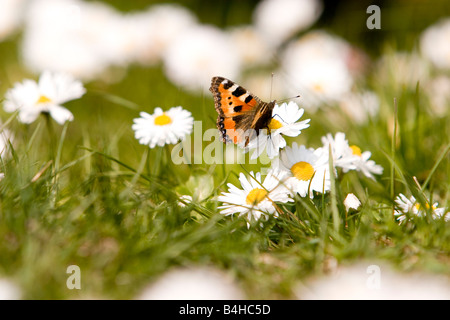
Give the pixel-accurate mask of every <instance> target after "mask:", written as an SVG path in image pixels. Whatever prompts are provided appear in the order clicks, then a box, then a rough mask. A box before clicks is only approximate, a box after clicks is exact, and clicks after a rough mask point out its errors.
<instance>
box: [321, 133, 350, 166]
mask: <svg viewBox="0 0 450 320" xmlns="http://www.w3.org/2000/svg"><path fill="white" fill-rule="evenodd" d="M322 144H323V149H324V151H325V152H327V153H328V152H329V148H330V147H331V152H332V155H333V165H334V166H335V167H340V168H343V169H344V170H345V171H348V170H355V169H356V165H355V164H354V163H355V162H356V161H358V156H357V155H355V154H353V150H352V148H350V146H349V144H348V140H347V139H346V138H345V133H343V132H338V133H336V135H335V137H333V136H332V135H331V133H328V134H327V135H326V136H323V137H322Z"/></svg>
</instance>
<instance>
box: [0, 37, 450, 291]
mask: <svg viewBox="0 0 450 320" xmlns="http://www.w3.org/2000/svg"><path fill="white" fill-rule="evenodd" d="M15 40H16V39H13V40H11V41H9V42H5V43H0V53H2V54H3V53H7V52H11V50H17V48H16V41H15ZM16 59H17V58H16V57H15V56H14V55H12V54H5V55H4V56H2V58H1V60H0V65H1V73H0V75H1V80H2V82H1V83H0V89H1V91H0V92H1V94H3V93H4V92H5V90H6V89H7V88H9V87H11V86H12V84H13V83H14V81H21V80H22V79H23V78H24V77H34V76H30V75H28V74H27V73H26V72H25V71H24V70H23V69H22V67H21V66H20V65H19V63H18V61H17V60H16ZM34 78H35V77H34ZM367 85H368V86H369V87H371V88H372V89H373V90H374V91H375V92H376V93H377V94H378V95H379V96H380V97H381V110H380V113H379V115H378V116H376V117H375V118H373V119H371V120H370V121H369V122H368V123H367V124H364V125H358V124H356V123H353V122H352V121H351V120H350V119H348V118H346V117H345V116H344V115H342V114H341V115H340V119H342V121H339V122H336V121H334V120H333V118H331V117H330V115H329V114H328V112H329V111H328V109H324V110H321V111H319V112H318V113H315V114H306V115H305V116H304V117H305V119H306V118H311V127H310V128H308V129H307V130H305V131H304V132H303V133H302V135H301V136H300V137H299V138H298V139H297V140H296V139H290V140H289V142H292V141H299V142H300V143H304V144H306V145H307V146H310V147H318V146H319V145H320V137H321V136H322V135H324V134H326V133H328V132H331V133H333V134H334V133H336V132H338V131H343V132H345V133H346V135H347V137H348V139H349V140H350V142H351V144H358V145H359V146H360V147H361V149H362V150H370V151H372V159H374V160H375V161H376V162H377V163H378V164H381V165H382V166H383V167H384V174H383V175H382V176H380V177H377V180H376V181H373V180H370V179H367V178H364V177H363V176H361V175H358V174H357V173H356V172H349V173H347V174H339V175H338V177H337V178H336V179H335V181H334V183H333V188H332V191H331V192H329V193H327V194H326V195H325V196H323V197H315V198H314V199H309V198H300V197H298V198H296V201H295V203H294V204H288V205H283V206H282V208H283V211H284V214H282V215H280V217H279V218H278V219H270V220H269V221H268V222H267V223H266V224H264V226H263V227H259V226H257V227H252V228H249V229H248V228H247V225H246V222H245V221H244V220H242V219H236V218H234V219H230V218H229V217H224V216H222V215H220V214H219V211H218V210H217V207H218V205H219V203H217V201H215V200H214V198H215V197H216V196H217V195H218V194H220V192H222V191H224V190H226V183H225V182H232V183H236V181H237V179H236V177H237V175H238V174H239V172H242V171H243V170H244V169H245V170H248V171H249V170H252V169H253V168H254V167H258V166H246V165H244V166H243V168H242V167H241V166H239V165H217V166H214V165H205V164H198V165H194V164H192V165H181V166H175V165H173V164H172V163H171V161H170V158H169V156H168V152H169V151H170V147H167V146H166V147H164V148H155V149H148V148H146V147H145V146H142V145H139V144H138V142H137V140H135V139H134V136H133V131H132V130H131V124H132V121H133V118H136V117H138V113H139V111H147V112H151V111H152V110H153V108H154V107H156V106H160V107H162V108H164V109H168V108H170V107H172V106H176V105H181V106H183V107H184V108H186V109H187V110H189V111H191V112H192V114H193V116H194V118H195V120H202V121H203V128H204V129H208V128H213V127H214V126H215V124H214V119H215V117H216V114H215V110H214V107H213V99H212V97H211V96H209V95H205V96H194V95H190V94H189V93H187V92H184V91H183V90H181V89H180V88H177V87H175V86H174V85H173V84H171V83H170V82H169V81H168V80H167V79H166V78H165V77H164V75H163V72H162V71H161V69H160V68H158V67H156V68H148V69H144V68H140V67H138V66H133V67H131V68H130V69H129V70H128V71H127V73H126V76H125V78H124V79H123V80H122V81H121V82H120V83H117V84H110V85H107V84H104V83H101V82H92V83H88V84H86V88H87V94H86V95H85V96H84V97H83V98H81V99H79V100H76V101H72V102H69V103H67V104H66V105H65V106H66V107H67V108H68V109H70V110H71V111H72V112H73V113H74V115H75V120H74V121H73V122H72V123H68V124H66V125H65V126H58V125H57V124H56V123H55V122H53V120H50V122H47V121H46V119H45V117H44V116H42V117H41V118H40V119H38V120H37V121H36V122H35V123H33V124H31V125H29V126H27V125H23V124H20V123H19V122H18V121H17V120H16V118H15V116H16V115H15V114H12V115H11V114H6V113H4V112H3V111H2V112H3V113H2V120H3V126H2V129H4V128H8V129H9V130H11V131H12V132H14V134H15V140H14V144H13V145H11V146H10V147H11V156H9V157H3V158H2V159H1V162H0V172H4V173H5V178H4V179H3V180H1V182H0V237H1V241H0V257H1V259H0V276H5V277H8V278H11V279H12V280H14V281H15V282H16V283H17V284H18V285H19V286H20V287H21V288H22V290H23V293H24V298H26V299H75V298H80V297H81V298H83V297H84V298H86V297H94V298H97V297H98V298H112V299H130V298H133V297H135V296H136V295H137V294H138V293H139V292H140V290H141V289H142V288H143V287H144V286H145V285H147V284H148V283H149V282H150V281H152V280H154V279H157V278H158V276H160V275H161V274H163V273H164V272H165V271H167V270H170V269H171V268H173V267H176V266H191V265H211V266H215V267H217V268H219V269H222V270H224V271H226V272H227V273H230V274H231V275H232V276H233V277H235V278H236V280H237V282H238V283H239V285H241V286H242V288H243V289H244V291H245V293H246V294H247V296H248V297H249V298H251V299H285V298H292V297H293V292H292V290H293V286H294V284H295V283H296V281H298V280H302V279H305V278H306V277H307V276H310V275H316V274H321V273H323V272H325V271H326V270H327V266H328V264H329V261H330V260H336V261H337V262H338V263H340V264H346V263H351V262H352V261H356V260H359V259H362V258H366V259H374V260H382V261H388V262H390V263H391V264H393V265H394V266H395V268H397V269H398V270H401V271H412V270H419V271H425V272H433V273H440V274H446V275H449V268H448V266H449V263H450V256H449V252H450V228H449V225H448V222H447V223H446V222H445V221H443V219H439V220H434V219H431V218H430V217H428V216H426V217H424V218H415V219H412V220H411V221H409V222H407V223H403V224H401V225H399V224H398V221H396V220H395V218H394V217H393V214H392V213H393V211H392V210H393V196H396V195H397V194H398V193H399V192H402V193H404V194H407V195H408V196H409V195H411V194H412V195H414V196H416V198H417V199H419V201H422V202H423V201H424V200H423V199H424V198H423V194H425V195H426V197H429V196H430V195H431V196H432V197H433V195H434V196H436V197H439V199H440V201H439V202H440V203H439V206H440V207H446V208H449V206H450V188H449V187H450V163H449V161H448V160H449V145H450V139H449V137H450V129H449V126H448V124H449V123H450V121H449V120H450V113H449V112H447V114H446V115H445V116H443V117H437V116H436V115H434V114H433V113H432V112H431V109H430V102H429V99H428V98H427V97H426V95H424V94H423V90H422V89H421V86H420V83H419V84H418V85H417V87H416V88H415V89H410V88H406V87H402V86H396V85H394V84H393V83H389V82H386V83H379V82H377V81H376V78H375V77H373V78H371V77H369V78H368V79H367ZM394 99H396V104H397V108H398V111H397V112H395V108H394ZM300 105H301V103H300ZM336 112H338V111H336ZM49 123H51V124H52V125H51V127H50V126H49ZM393 123H396V124H397V125H396V130H395V131H396V132H397V135H392V132H393ZM413 177H416V178H417V180H418V183H419V184H420V188H419V187H418V185H417V183H416V182H415V181H414V178H413ZM349 192H352V193H354V194H355V195H357V196H358V198H359V199H360V200H361V202H362V207H361V209H360V210H359V211H358V212H353V213H349V214H347V213H346V211H345V208H344V206H343V200H344V198H345V196H346V195H347V193H349ZM183 194H190V195H192V196H194V201H193V203H191V204H188V205H187V206H186V207H184V208H182V207H180V206H179V205H178V199H179V196H180V195H183ZM433 199H434V198H433ZM431 202H433V200H431ZM73 264H75V265H78V266H79V267H80V269H81V276H82V290H69V289H67V287H66V280H67V277H68V274H66V269H67V267H68V266H69V265H73Z"/></svg>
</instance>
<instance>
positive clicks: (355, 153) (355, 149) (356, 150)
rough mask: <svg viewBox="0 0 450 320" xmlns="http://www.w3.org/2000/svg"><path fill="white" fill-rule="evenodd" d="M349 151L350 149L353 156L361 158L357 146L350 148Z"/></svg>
mask: <svg viewBox="0 0 450 320" xmlns="http://www.w3.org/2000/svg"><path fill="white" fill-rule="evenodd" d="M350 149H352V152H353V154H354V155H355V156H359V157H361V149H360V148H359V147H358V146H355V145H353V146H350Z"/></svg>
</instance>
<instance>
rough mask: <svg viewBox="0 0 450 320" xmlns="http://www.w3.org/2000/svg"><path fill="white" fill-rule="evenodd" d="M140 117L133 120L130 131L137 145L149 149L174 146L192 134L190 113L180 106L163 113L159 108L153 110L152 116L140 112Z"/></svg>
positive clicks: (192, 123) (192, 121)
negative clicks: (146, 146) (132, 131)
mask: <svg viewBox="0 0 450 320" xmlns="http://www.w3.org/2000/svg"><path fill="white" fill-rule="evenodd" d="M140 116H141V117H140V118H136V119H134V120H133V122H134V124H133V125H132V129H133V130H134V131H135V138H136V139H138V140H139V143H140V144H145V145H148V146H149V147H150V148H154V147H155V146H160V147H162V146H164V145H166V144H175V143H177V142H178V141H179V140H183V139H184V137H185V136H186V135H188V134H190V133H191V132H192V128H193V125H194V118H192V115H191V113H190V112H189V111H187V110H185V109H183V108H182V107H180V106H178V107H173V108H170V109H169V110H168V111H165V112H164V111H163V110H162V109H161V108H155V112H154V113H153V114H152V115H150V114H148V113H147V112H141V113H140Z"/></svg>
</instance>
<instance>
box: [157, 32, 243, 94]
mask: <svg viewBox="0 0 450 320" xmlns="http://www.w3.org/2000/svg"><path fill="white" fill-rule="evenodd" d="M163 60H164V70H165V72H166V76H167V77H168V78H169V80H171V81H172V82H173V83H174V84H175V85H178V86H181V87H183V88H184V89H187V90H191V91H199V90H200V91H201V90H202V89H207V88H208V87H209V85H210V82H211V77H213V76H216V75H221V76H224V77H226V78H229V79H236V78H237V77H238V75H239V72H240V66H241V61H240V57H239V54H238V52H237V49H236V47H235V46H234V44H233V43H232V41H231V39H230V36H229V35H228V34H226V33H224V32H222V31H221V30H220V29H218V28H215V27H212V26H206V25H201V26H200V25H199V26H196V27H192V28H188V29H187V30H185V31H184V32H183V33H182V34H181V35H180V37H179V38H177V40H176V41H174V42H172V43H171V44H170V45H169V46H168V48H167V51H166V53H165V55H164V57H163Z"/></svg>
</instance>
